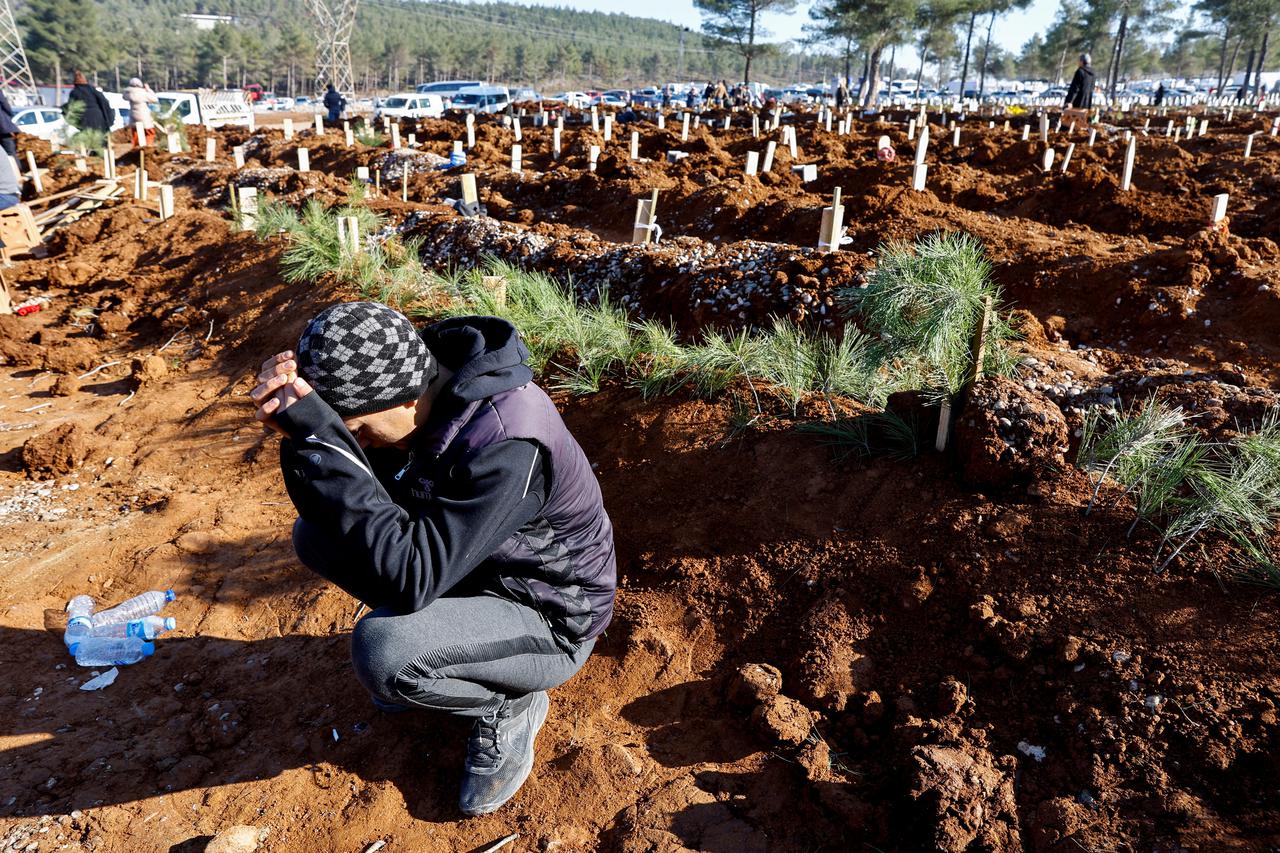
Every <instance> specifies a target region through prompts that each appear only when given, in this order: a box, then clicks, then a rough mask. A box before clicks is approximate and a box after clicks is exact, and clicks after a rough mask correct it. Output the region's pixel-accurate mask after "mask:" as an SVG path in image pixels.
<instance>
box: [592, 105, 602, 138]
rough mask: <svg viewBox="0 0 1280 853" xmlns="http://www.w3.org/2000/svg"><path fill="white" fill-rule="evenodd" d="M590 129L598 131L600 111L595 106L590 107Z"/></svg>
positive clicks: (594, 131)
mask: <svg viewBox="0 0 1280 853" xmlns="http://www.w3.org/2000/svg"><path fill="white" fill-rule="evenodd" d="M591 130H592V132H593V133H599V132H600V113H599V112H598V111H597V110H596V108H595V107H592V108H591Z"/></svg>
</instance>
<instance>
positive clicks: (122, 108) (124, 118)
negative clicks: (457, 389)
mask: <svg viewBox="0 0 1280 853" xmlns="http://www.w3.org/2000/svg"><path fill="white" fill-rule="evenodd" d="M102 94H103V95H105V96H106V98H107V103H108V104H110V105H111V112H112V113H114V115H113V116H112V117H111V129H112V130H119V129H120V128H122V127H125V126H126V125H128V124H129V101H128V99H126V98H125V96H124V95H118V94H116V93H115V92H103V93H102Z"/></svg>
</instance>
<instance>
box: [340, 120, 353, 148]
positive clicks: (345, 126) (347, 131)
mask: <svg viewBox="0 0 1280 853" xmlns="http://www.w3.org/2000/svg"><path fill="white" fill-rule="evenodd" d="M342 142H343V144H345V145H346V146H347V147H348V148H350V147H351V146H353V145H355V143H356V135H355V134H354V133H352V132H351V122H349V121H344V122H343V123H342Z"/></svg>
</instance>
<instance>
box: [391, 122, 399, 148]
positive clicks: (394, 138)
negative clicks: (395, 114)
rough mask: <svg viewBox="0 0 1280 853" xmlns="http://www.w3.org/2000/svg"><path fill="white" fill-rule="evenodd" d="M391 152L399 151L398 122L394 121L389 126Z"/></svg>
mask: <svg viewBox="0 0 1280 853" xmlns="http://www.w3.org/2000/svg"><path fill="white" fill-rule="evenodd" d="M391 150H392V151H399V150H400V122H399V121H396V122H394V123H393V124H392V125H391Z"/></svg>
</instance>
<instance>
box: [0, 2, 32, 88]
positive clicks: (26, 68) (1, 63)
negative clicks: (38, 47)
mask: <svg viewBox="0 0 1280 853" xmlns="http://www.w3.org/2000/svg"><path fill="white" fill-rule="evenodd" d="M0 74H2V75H4V76H3V78H0V88H3V89H4V90H5V91H6V92H21V93H22V94H23V95H25V96H26V99H27V103H29V104H34V103H36V102H37V101H38V100H39V93H37V92H36V81H35V78H34V77H32V76H31V66H30V65H29V64H28V63H27V52H26V51H25V50H23V49H22V37H21V36H20V35H18V25H17V24H16V23H14V20H13V7H12V6H10V5H9V0H0Z"/></svg>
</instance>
